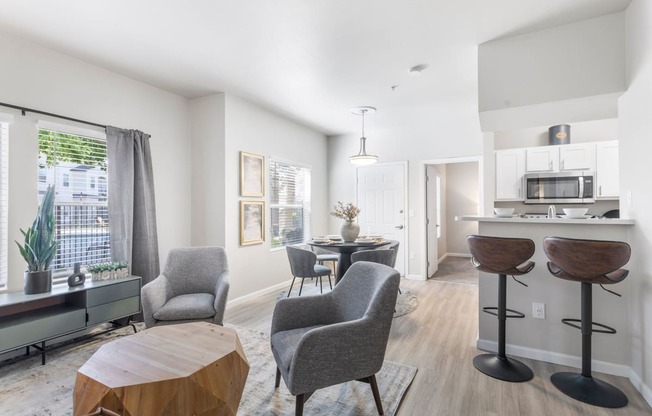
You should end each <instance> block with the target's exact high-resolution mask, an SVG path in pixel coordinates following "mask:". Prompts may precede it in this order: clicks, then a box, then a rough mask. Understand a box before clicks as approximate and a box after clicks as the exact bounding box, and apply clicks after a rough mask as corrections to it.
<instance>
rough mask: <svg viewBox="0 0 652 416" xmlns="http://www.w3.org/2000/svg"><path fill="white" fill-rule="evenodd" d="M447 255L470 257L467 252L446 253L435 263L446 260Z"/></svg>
mask: <svg viewBox="0 0 652 416" xmlns="http://www.w3.org/2000/svg"><path fill="white" fill-rule="evenodd" d="M448 257H462V258H467V259H470V258H471V255H470V254H467V253H446V254H444V255H443V256H441V257H440V258H439V259H438V260H437V264H439V263H441V262H442V261H444V260H446V259H447V258H448Z"/></svg>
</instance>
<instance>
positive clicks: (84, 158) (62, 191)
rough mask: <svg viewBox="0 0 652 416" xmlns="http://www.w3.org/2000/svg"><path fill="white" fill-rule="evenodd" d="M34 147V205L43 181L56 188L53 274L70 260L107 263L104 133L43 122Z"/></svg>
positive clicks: (63, 270)
mask: <svg viewBox="0 0 652 416" xmlns="http://www.w3.org/2000/svg"><path fill="white" fill-rule="evenodd" d="M38 149H39V158H38V170H39V183H38V192H39V203H40V202H41V200H42V198H43V195H44V194H45V191H46V189H47V187H48V185H55V189H56V196H55V200H54V216H55V236H56V237H55V238H56V240H57V242H58V249H57V255H56V256H55V258H54V261H53V262H52V268H53V270H54V275H55V277H56V276H57V275H58V276H62V275H63V274H66V273H68V272H69V271H70V270H72V268H73V266H74V264H75V263H81V264H82V266H85V265H89V264H95V263H103V262H108V261H111V246H110V238H109V212H108V189H107V186H106V178H107V173H108V168H109V164H108V160H107V151H106V136H105V135H104V133H100V132H95V131H88V132H86V131H83V132H81V133H80V129H74V128H71V129H70V130H68V129H66V127H60V128H53V127H51V126H50V125H49V124H48V125H47V128H46V127H43V126H39V132H38ZM95 183H99V184H100V186H99V187H96V186H95ZM98 188H99V189H98Z"/></svg>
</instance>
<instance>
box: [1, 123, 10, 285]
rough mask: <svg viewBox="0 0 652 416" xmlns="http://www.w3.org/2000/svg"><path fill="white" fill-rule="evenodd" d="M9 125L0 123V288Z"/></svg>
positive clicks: (3, 264) (6, 208)
mask: <svg viewBox="0 0 652 416" xmlns="http://www.w3.org/2000/svg"><path fill="white" fill-rule="evenodd" d="M8 136H9V125H8V124H7V123H0V289H4V288H5V287H6V285H7V263H8V258H7V251H8V249H7V246H8V244H9V242H8V235H7V226H8V220H9V217H8V212H9V205H8V199H7V198H8V194H7V192H8V191H7V188H8V186H9V178H8V172H9V166H8V161H9V159H8V149H7V146H8V144H9V140H8Z"/></svg>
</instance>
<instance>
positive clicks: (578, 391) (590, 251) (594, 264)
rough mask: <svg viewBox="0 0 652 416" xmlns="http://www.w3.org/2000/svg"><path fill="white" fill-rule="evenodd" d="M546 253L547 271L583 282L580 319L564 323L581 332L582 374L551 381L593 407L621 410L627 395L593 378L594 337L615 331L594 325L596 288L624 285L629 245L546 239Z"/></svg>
mask: <svg viewBox="0 0 652 416" xmlns="http://www.w3.org/2000/svg"><path fill="white" fill-rule="evenodd" d="M543 250H544V251H545V253H546V256H548V259H550V261H549V262H548V270H550V273H552V274H553V275H554V276H555V277H558V278H560V279H566V280H571V281H573V282H580V283H581V285H582V294H581V298H580V299H581V303H582V306H581V313H582V318H581V319H562V320H561V321H562V322H563V323H564V324H566V325H569V326H572V327H573V328H577V329H580V330H581V331H582V373H581V374H577V373H571V372H561V373H555V374H553V375H552V376H550V381H552V384H554V385H555V387H557V388H558V389H559V390H560V391H561V392H562V393H564V394H565V395H567V396H570V397H572V398H573V399H575V400H579V401H581V402H584V403H588V404H592V405H594V406H600V407H608V408H618V407H624V406H626V405H627V396H625V394H624V393H623V392H622V391H620V390H619V389H617V388H616V387H614V386H612V385H611V384H609V383H607V382H604V381H602V380H598V379H596V378H593V377H592V376H591V334H592V333H594V332H598V333H603V334H615V333H616V330H615V329H613V328H611V327H608V326H606V325H603V324H599V323H597V322H593V305H592V303H593V297H592V288H593V285H600V286H601V287H602V288H603V289H604V290H606V291H607V292H609V293H612V294H614V295H617V296H620V295H619V294H617V293H615V292H613V291H611V290H608V289H605V288H604V287H603V286H602V285H607V284H613V283H618V282H621V281H623V280H624V279H625V277H627V274H628V273H629V271H627V270H625V269H621V267H622V266H624V265H625V264H626V263H627V262H628V261H629V257H630V255H631V249H630V247H629V244H627V243H623V242H619V241H599V240H577V239H572V238H561V237H546V238H545V239H544V240H543ZM578 323H579V324H580V325H578Z"/></svg>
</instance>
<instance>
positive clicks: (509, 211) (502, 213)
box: [494, 208, 514, 217]
mask: <svg viewBox="0 0 652 416" xmlns="http://www.w3.org/2000/svg"><path fill="white" fill-rule="evenodd" d="M494 214H496V215H497V216H499V217H511V216H512V215H513V214H514V208H494Z"/></svg>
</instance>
